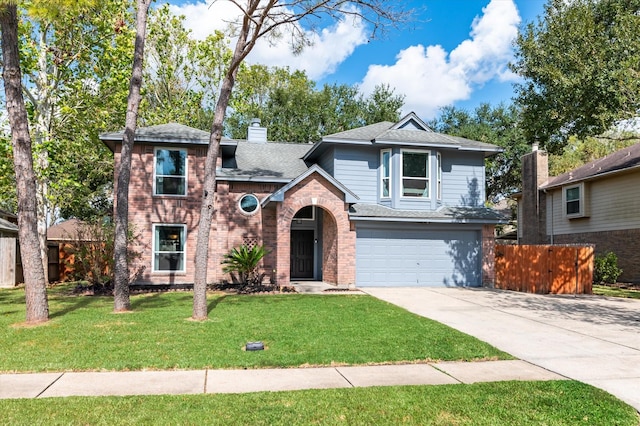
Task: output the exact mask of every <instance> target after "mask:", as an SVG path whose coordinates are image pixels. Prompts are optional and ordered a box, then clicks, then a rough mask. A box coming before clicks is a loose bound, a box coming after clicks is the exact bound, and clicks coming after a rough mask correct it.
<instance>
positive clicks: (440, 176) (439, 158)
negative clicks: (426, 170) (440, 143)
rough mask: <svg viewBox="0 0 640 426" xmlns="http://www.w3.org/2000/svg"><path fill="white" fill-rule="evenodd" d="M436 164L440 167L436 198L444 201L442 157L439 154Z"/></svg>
mask: <svg viewBox="0 0 640 426" xmlns="http://www.w3.org/2000/svg"><path fill="white" fill-rule="evenodd" d="M436 163H437V166H438V170H436V173H437V179H436V180H437V182H436V198H437V199H438V200H441V199H442V155H440V153H439V152H438V153H437V154H436Z"/></svg>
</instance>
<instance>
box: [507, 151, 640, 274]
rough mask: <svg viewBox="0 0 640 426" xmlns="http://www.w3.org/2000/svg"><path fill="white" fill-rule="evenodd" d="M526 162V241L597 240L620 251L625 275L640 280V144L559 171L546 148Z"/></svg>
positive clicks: (521, 233)
mask: <svg viewBox="0 0 640 426" xmlns="http://www.w3.org/2000/svg"><path fill="white" fill-rule="evenodd" d="M522 167H523V173H522V193H521V194H520V195H519V197H518V240H519V242H520V243H521V244H594V245H595V253H596V255H602V254H604V253H606V252H609V251H612V252H614V253H615V254H616V255H617V256H618V266H620V268H622V269H623V271H624V272H623V274H622V275H621V276H620V280H621V281H628V282H640V214H638V212H640V197H639V194H640V192H639V190H638V187H640V144H636V145H633V146H630V147H628V148H624V149H621V150H619V151H616V152H614V153H613V154H610V155H608V156H606V157H603V158H600V159H597V160H595V161H592V162H590V163H588V164H585V165H584V166H582V167H578V168H577V169H574V170H572V171H570V172H567V173H564V174H562V175H560V176H556V177H549V171H548V170H549V169H548V157H547V153H546V152H544V151H539V150H534V151H533V152H531V153H529V154H527V155H525V156H524V157H523V158H522Z"/></svg>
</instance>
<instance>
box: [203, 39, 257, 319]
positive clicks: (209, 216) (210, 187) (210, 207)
mask: <svg viewBox="0 0 640 426" xmlns="http://www.w3.org/2000/svg"><path fill="white" fill-rule="evenodd" d="M246 36H247V35H246V30H243V31H241V32H240V34H239V37H238V42H237V43H236V49H235V52H234V55H233V58H232V59H231V65H230V66H229V70H228V71H227V74H226V75H225V78H224V80H223V81H222V87H221V88H220V97H219V98H218V102H217V103H216V110H215V116H214V118H213V123H212V125H211V136H210V137H209V147H208V148H207V158H206V160H205V168H204V183H203V191H202V206H201V208H200V221H199V223H198V239H197V241H196V256H195V272H194V280H193V313H192V319H194V320H197V321H204V320H206V319H207V317H208V309H207V266H208V263H209V236H210V234H211V222H212V220H213V212H214V201H215V191H216V163H217V161H218V151H219V149H220V140H221V139H222V130H223V124H224V118H225V114H226V111H227V107H228V106H229V99H230V98H231V92H232V91H233V86H234V84H235V81H236V75H237V74H238V69H239V66H240V63H241V62H242V60H243V59H244V57H245V56H246V53H243V50H242V47H243V46H244V44H245V41H246Z"/></svg>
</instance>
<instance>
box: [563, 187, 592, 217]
mask: <svg viewBox="0 0 640 426" xmlns="http://www.w3.org/2000/svg"><path fill="white" fill-rule="evenodd" d="M562 198H563V204H564V214H565V215H566V216H567V218H569V219H573V218H578V217H585V216H587V214H586V199H585V198H586V197H585V189H584V184H582V183H580V184H578V185H572V186H565V187H564V188H563V189H562Z"/></svg>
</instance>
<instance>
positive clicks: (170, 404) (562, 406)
mask: <svg viewBox="0 0 640 426" xmlns="http://www.w3.org/2000/svg"><path fill="white" fill-rule="evenodd" d="M0 412H2V419H3V422H4V423H5V424H11V425H30V426H32V425H69V424H82V425H114V424H117V425H140V424H144V425H152V424H163V425H164V424H172V425H202V424H207V425H246V424H251V425H300V424H304V425H307V424H322V425H333V424H340V425H396V424H407V425H520V426H521V425H578V424H580V425H618V426H626V425H629V426H631V425H637V424H638V420H639V418H638V415H637V413H636V411H635V410H634V409H633V408H632V407H629V406H628V405H626V404H624V403H623V402H621V401H619V400H617V399H615V398H614V397H612V396H611V395H609V394H607V393H606V392H604V391H601V390H599V389H596V388H594V387H591V386H588V385H585V384H582V383H579V382H574V381H551V382H496V383H478V384H473V385H445V386H398V387H376V388H351V389H329V390H305V391H296V392H261V393H253V394H236V395H179V396H135V397H100V398H90V397H82V398H79V397H73V398H44V399H22V400H3V401H0Z"/></svg>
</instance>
